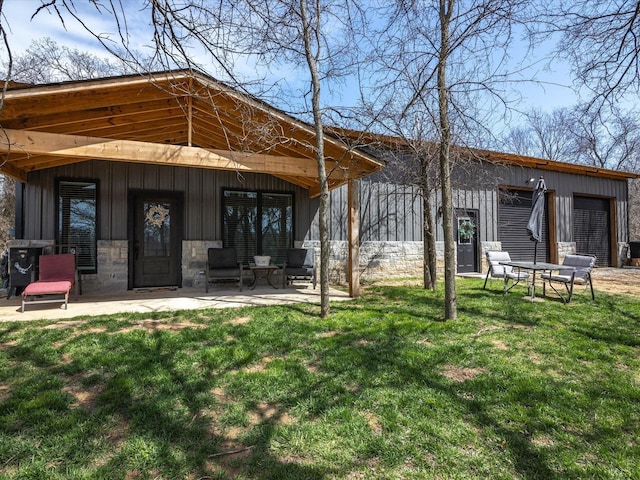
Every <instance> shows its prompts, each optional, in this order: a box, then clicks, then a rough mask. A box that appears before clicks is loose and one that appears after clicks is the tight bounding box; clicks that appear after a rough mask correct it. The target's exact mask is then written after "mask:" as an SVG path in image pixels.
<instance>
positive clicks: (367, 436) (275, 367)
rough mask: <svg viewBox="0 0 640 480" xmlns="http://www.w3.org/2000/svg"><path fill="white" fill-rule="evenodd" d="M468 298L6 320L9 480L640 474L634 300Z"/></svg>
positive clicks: (1, 395)
mask: <svg viewBox="0 0 640 480" xmlns="http://www.w3.org/2000/svg"><path fill="white" fill-rule="evenodd" d="M458 285H459V290H458V311H459V317H460V318H459V320H458V321H455V322H442V321H441V317H442V296H443V294H442V292H436V293H434V292H429V291H424V290H422V289H420V288H416V287H381V286H380V287H376V286H374V287H370V288H368V289H367V290H366V292H365V294H364V295H363V296H362V297H361V298H359V299H357V300H354V301H351V302H343V303H336V304H333V305H332V315H331V317H330V318H329V319H327V320H322V319H320V318H319V317H318V311H319V310H318V307H317V306H313V305H293V306H279V307H254V308H244V309H228V310H206V311H202V310H200V311H188V312H177V313H167V314H156V315H153V316H145V315H138V314H137V315H130V316H125V315H118V316H108V317H107V316H104V317H87V318H77V319H74V320H73V321H60V322H57V323H56V322H35V323H26V322H25V323H17V322H16V323H0V478H16V479H28V478H34V479H49V478H51V479H57V478H61V479H62V478H64V479H67V478H68V479H80V478H82V479H100V478H104V479H110V480H112V479H138V478H140V479H142V478H148V479H158V478H162V479H181V478H185V479H193V480H196V479H201V480H203V479H232V478H233V479H368V478H370V479H378V478H379V479H431V478H433V479H471V478H479V479H541V480H542V479H545V480H548V479H571V478H574V479H623V478H624V479H631V478H638V475H639V474H640V467H639V465H640V306H639V305H638V303H637V301H635V300H634V299H632V298H630V297H622V296H606V295H604V294H600V293H597V298H596V301H595V302H593V301H591V300H590V297H589V296H588V295H585V294H584V293H582V294H580V295H576V297H575V300H574V301H573V302H572V303H571V304H569V305H563V304H562V303H560V302H559V301H553V300H551V301H549V300H547V301H544V302H540V303H530V302H527V301H523V299H522V296H523V293H522V292H514V291H512V292H511V293H510V294H509V295H508V296H506V297H503V296H502V294H501V293H500V286H499V285H497V284H495V285H494V286H493V287H494V288H493V290H483V289H482V281H481V280H478V279H461V280H460V281H459V283H458Z"/></svg>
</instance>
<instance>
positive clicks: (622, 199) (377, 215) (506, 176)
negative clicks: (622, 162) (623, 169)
mask: <svg viewBox="0 0 640 480" xmlns="http://www.w3.org/2000/svg"><path fill="white" fill-rule="evenodd" d="M482 168H483V172H488V173H489V175H487V176H486V177H484V178H487V177H489V178H492V179H493V180H492V182H491V183H487V182H486V181H485V180H480V179H476V180H475V181H474V179H473V178H470V177H468V178H467V179H466V180H465V181H464V185H465V186H460V182H458V186H457V187H456V186H455V181H456V179H454V192H453V205H454V207H455V208H462V209H464V208H466V209H476V210H478V212H479V215H480V222H479V223H480V225H479V227H480V232H479V235H480V240H481V241H488V242H494V241H498V221H497V220H498V209H499V208H500V207H499V204H498V188H499V187H506V188H520V189H521V188H530V186H529V185H526V184H525V181H526V180H527V179H529V178H535V179H538V178H539V177H540V176H541V175H542V176H543V177H544V178H545V181H546V184H547V188H548V189H549V190H550V191H553V192H554V195H555V219H556V225H555V227H556V241H557V242H571V241H573V231H572V225H573V196H574V195H586V196H595V197H603V198H615V199H616V200H615V201H616V238H617V240H618V242H619V243H625V242H627V241H628V239H629V231H628V225H629V222H628V217H627V211H628V183H627V181H626V180H613V179H607V178H600V177H592V176H586V175H575V174H569V173H562V172H553V171H548V170H537V169H532V168H522V167H506V166H499V165H493V164H483V166H482ZM483 175H484V173H483ZM458 180H460V178H458ZM346 195H347V189H346V187H342V188H340V189H338V190H335V191H333V192H332V193H331V217H330V218H331V239H332V240H342V241H344V240H347V230H346V203H345V199H346ZM439 197H440V195H439V194H438V195H436V198H435V201H434V202H433V208H434V211H437V209H438V207H439V205H440V201H439ZM437 223H441V222H437ZM360 228H361V240H362V241H369V240H371V241H400V242H402V241H422V199H421V198H420V196H419V193H418V190H417V188H416V187H411V186H403V185H395V184H392V183H389V182H386V183H380V182H377V181H374V180H369V179H364V180H362V181H361V183H360ZM442 239H443V232H442V227H441V226H440V225H439V226H438V230H437V240H440V241H441V240H442Z"/></svg>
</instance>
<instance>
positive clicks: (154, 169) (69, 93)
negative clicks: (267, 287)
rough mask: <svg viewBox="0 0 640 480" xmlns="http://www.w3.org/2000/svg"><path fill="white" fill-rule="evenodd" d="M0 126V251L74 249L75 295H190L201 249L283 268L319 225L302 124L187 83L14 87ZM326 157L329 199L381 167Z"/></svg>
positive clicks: (341, 154) (188, 74)
mask: <svg viewBox="0 0 640 480" xmlns="http://www.w3.org/2000/svg"><path fill="white" fill-rule="evenodd" d="M0 125H1V126H2V138H1V140H0V150H1V151H2V154H3V160H2V162H1V163H0V172H1V173H3V174H5V175H8V176H10V177H12V178H14V179H15V180H17V182H16V226H15V227H16V228H15V234H16V235H15V237H16V240H15V241H14V242H13V243H12V246H13V247H28V246H31V247H39V246H44V245H63V246H64V245H71V246H73V248H74V249H75V251H76V253H77V258H78V267H79V270H80V272H81V274H82V284H83V289H84V290H86V291H104V290H111V291H117V290H126V289H134V288H141V287H156V286H180V287H181V286H187V287H188V286H197V285H202V284H203V282H204V278H203V277H202V275H201V272H202V271H203V270H204V266H205V263H206V258H207V257H206V255H207V254H206V252H207V249H208V248H209V247H211V246H222V245H233V246H235V247H236V249H237V251H238V256H239V258H240V260H241V261H243V262H245V263H246V262H248V261H249V260H250V259H251V258H252V257H253V255H271V256H272V257H273V260H275V261H276V262H281V261H282V260H284V258H285V257H284V256H285V254H286V249H287V248H291V247H293V246H295V245H300V244H302V242H303V241H304V240H305V239H308V238H309V232H310V230H311V224H312V222H313V220H314V217H315V216H316V215H317V209H318V208H317V207H318V200H317V197H318V195H319V194H320V185H319V182H318V168H317V163H316V160H315V149H314V143H315V139H316V135H315V132H314V129H313V128H312V126H310V125H309V124H307V123H304V122H301V121H300V120H297V119H294V118H292V117H290V116H288V115H286V114H285V113H283V112H281V111H279V110H277V109H275V108H273V107H271V106H269V105H267V104H265V103H263V102H261V101H259V100H256V99H255V98H253V97H251V96H249V95H245V94H241V93H239V92H238V91H236V90H234V89H232V88H230V87H228V86H227V85H225V84H223V83H221V82H218V81H216V80H214V79H213V78H211V77H209V76H207V75H204V74H202V73H199V72H194V71H188V70H181V71H170V72H160V73H154V74H149V75H129V76H120V77H113V78H105V79H98V80H85V81H74V82H63V83H58V84H48V85H36V86H32V85H18V86H12V87H11V88H9V89H8V90H7V91H6V93H5V95H4V100H3V104H2V110H1V112H0ZM324 149H325V166H326V169H327V172H328V184H329V188H330V189H335V188H338V187H340V186H343V185H348V184H349V183H350V182H353V181H355V180H356V179H358V178H361V177H363V176H365V175H367V174H369V173H372V172H375V171H377V170H379V169H381V168H382V167H383V163H382V162H380V161H379V160H378V159H376V158H374V157H372V156H371V155H367V154H366V153H364V152H362V151H360V150H357V149H352V148H350V147H349V146H348V145H346V144H345V143H343V142H341V141H340V140H339V139H338V138H337V137H336V136H334V135H330V134H327V135H326V137H325V142H324ZM352 224H353V225H354V226H356V225H357V223H356V222H352ZM354 235H356V236H357V233H354Z"/></svg>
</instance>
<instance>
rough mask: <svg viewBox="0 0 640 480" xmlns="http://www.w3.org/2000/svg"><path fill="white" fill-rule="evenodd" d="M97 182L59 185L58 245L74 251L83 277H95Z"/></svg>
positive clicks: (70, 182) (74, 182) (75, 182)
mask: <svg viewBox="0 0 640 480" xmlns="http://www.w3.org/2000/svg"><path fill="white" fill-rule="evenodd" d="M97 191H98V184H97V182H91V181H75V180H73V181H72V180H60V181H59V182H58V222H57V232H56V243H57V244H58V245H59V246H61V247H62V248H65V247H66V248H74V247H75V249H76V251H75V253H76V255H77V257H76V258H77V262H78V270H79V272H80V273H95V272H96V269H97V261H96V251H97V246H96V238H97V235H96V225H97Z"/></svg>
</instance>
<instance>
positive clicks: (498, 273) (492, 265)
mask: <svg viewBox="0 0 640 480" xmlns="http://www.w3.org/2000/svg"><path fill="white" fill-rule="evenodd" d="M486 256H487V263H488V264H489V270H487V276H486V277H485V278H484V285H483V287H482V288H483V289H486V288H487V281H488V280H489V277H491V278H500V279H502V280H503V282H504V293H507V292H508V291H509V290H511V289H512V288H513V287H514V286H515V285H516V284H517V283H518V282H520V280H526V281H527V291H530V289H531V285H530V284H529V273H528V272H520V271H518V270H514V268H513V267H510V266H509V265H501V262H510V261H511V256H510V255H509V252H503V251H495V250H490V251H488V252H487V254H486ZM509 281H511V282H512V284H511V286H510V287H507V285H508V283H509Z"/></svg>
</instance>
